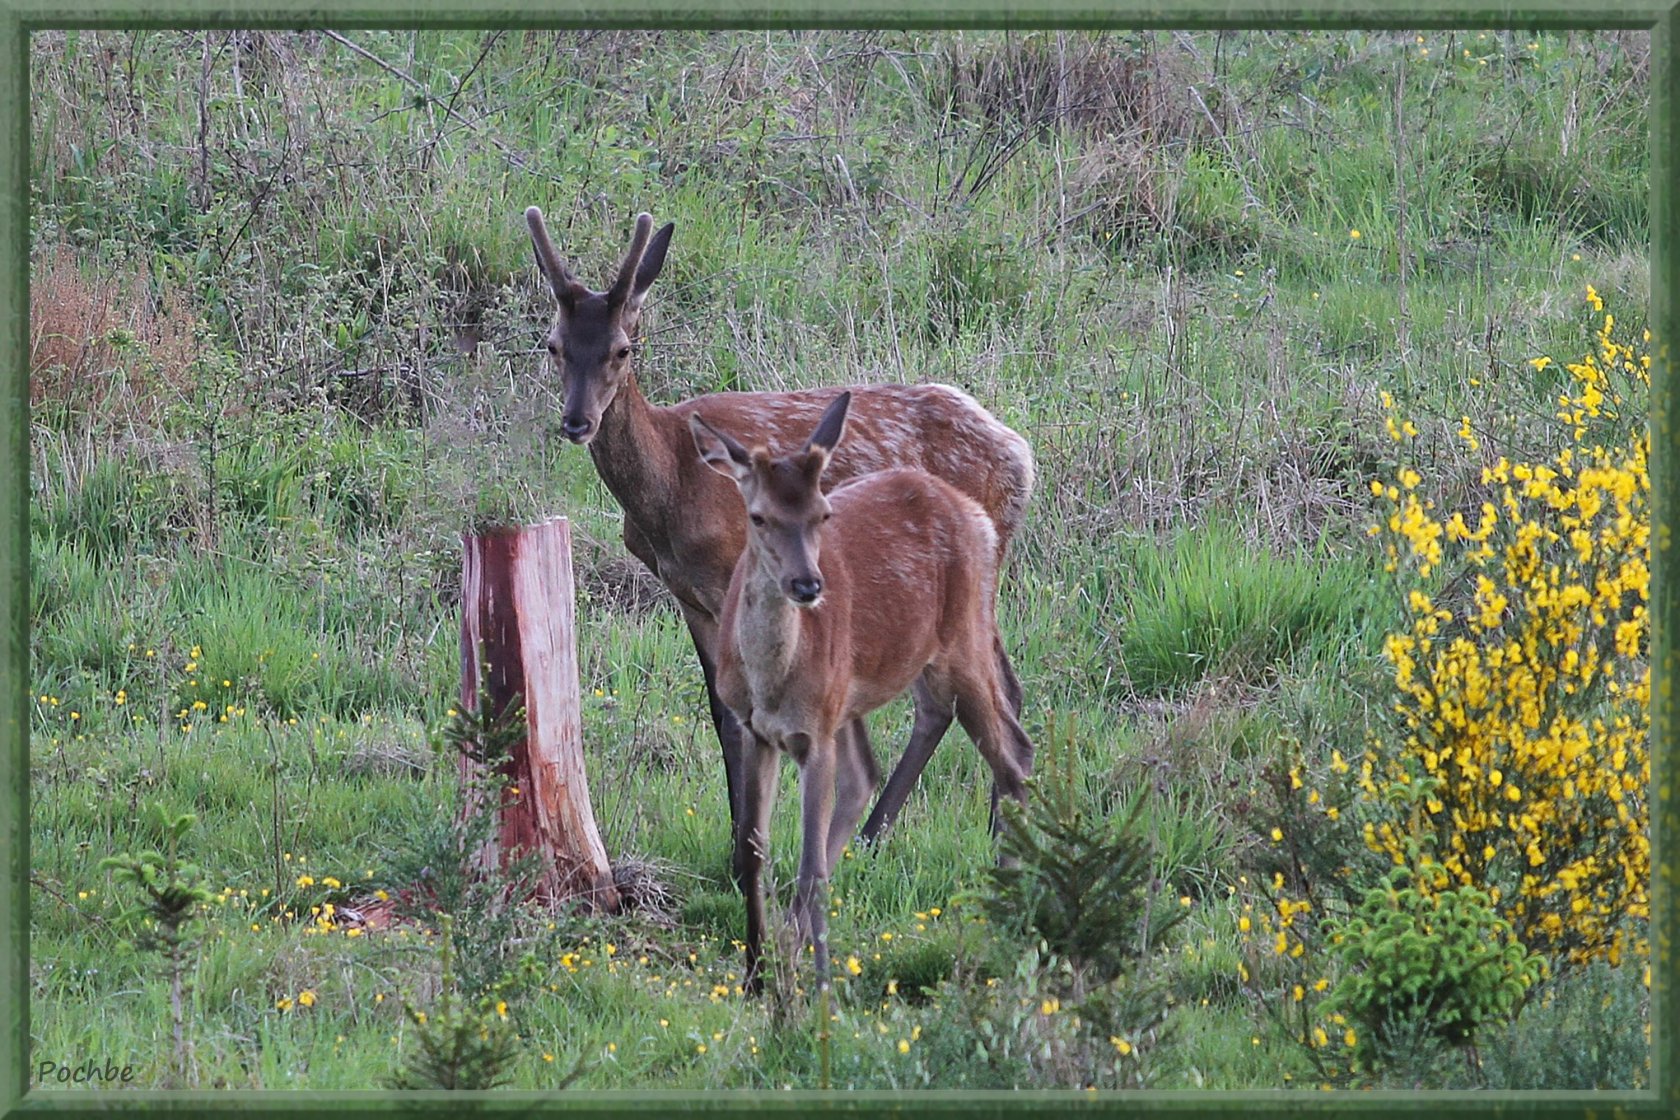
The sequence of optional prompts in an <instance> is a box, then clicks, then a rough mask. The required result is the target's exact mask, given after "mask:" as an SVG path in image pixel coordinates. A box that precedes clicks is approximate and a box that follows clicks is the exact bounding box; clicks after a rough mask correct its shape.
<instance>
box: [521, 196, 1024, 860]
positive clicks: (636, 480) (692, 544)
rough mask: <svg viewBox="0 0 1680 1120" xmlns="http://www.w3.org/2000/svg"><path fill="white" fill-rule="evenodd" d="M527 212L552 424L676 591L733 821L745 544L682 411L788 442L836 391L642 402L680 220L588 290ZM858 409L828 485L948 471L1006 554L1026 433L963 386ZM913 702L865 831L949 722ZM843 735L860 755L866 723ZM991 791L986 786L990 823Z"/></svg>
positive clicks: (868, 389)
mask: <svg viewBox="0 0 1680 1120" xmlns="http://www.w3.org/2000/svg"><path fill="white" fill-rule="evenodd" d="M525 218H526V221H527V223H528V224H529V226H530V230H531V243H532V246H533V248H534V249H535V251H536V258H537V265H538V267H539V268H540V269H541V270H542V273H543V275H544V276H545V277H546V278H547V279H548V283H549V286H550V288H552V289H553V292H554V297H555V301H556V303H557V304H558V313H557V315H556V316H555V320H554V324H553V327H552V328H551V329H550V331H549V333H548V339H547V343H548V352H549V355H550V357H551V358H552V360H553V362H554V364H555V366H556V367H557V369H558V371H559V374H560V379H561V385H562V389H563V392H564V398H565V399H564V405H563V410H562V413H561V424H560V426H561V430H562V432H564V434H565V436H566V438H567V439H569V440H571V441H572V442H573V443H578V444H583V445H586V446H587V447H588V448H589V454H590V458H592V459H593V460H594V462H595V468H596V470H597V471H598V472H599V474H600V476H601V480H602V481H603V482H605V483H606V485H607V489H608V490H610V491H611V492H612V495H613V497H614V498H616V499H617V500H618V504H619V505H620V506H621V507H622V508H623V510H624V543H625V545H626V546H627V547H628V548H629V549H630V552H631V553H632V554H633V555H635V556H636V558H637V559H639V560H641V561H642V563H644V564H646V565H647V566H648V568H649V569H650V570H651V571H652V572H653V573H654V575H656V576H658V577H659V579H660V580H661V581H662V582H663V583H664V584H665V586H666V587H668V588H669V589H670V591H671V593H672V595H674V596H675V597H676V600H677V603H678V605H679V607H680V609H681V610H682V613H683V617H684V619H685V620H686V622H687V623H688V629H689V634H690V636H691V637H692V638H693V640H694V648H695V651H696V652H697V653H698V654H699V657H700V667H701V671H702V672H703V673H704V674H705V678H706V695H707V700H708V702H709V704H710V708H711V717H712V723H713V726H714V727H716V729H717V734H718V740H719V743H720V745H721V746H722V748H723V758H724V771H725V778H726V781H727V784H728V790H729V805H730V820H731V822H732V823H734V822H738V821H739V819H740V791H741V758H742V736H741V730H740V728H739V726H738V725H737V724H736V722H735V720H734V718H733V717H732V716H731V715H730V714H729V711H728V709H727V708H726V707H725V706H724V705H723V704H722V703H721V702H720V701H719V699H718V694H717V685H716V677H717V673H716V663H717V662H716V652H715V651H716V647H717V620H718V615H719V613H720V612H721V611H722V609H723V600H724V594H725V592H726V591H727V589H728V586H729V577H730V573H731V572H732V571H733V570H734V567H735V561H736V559H737V558H738V557H739V556H740V555H741V552H742V550H743V549H744V548H745V545H746V526H745V524H744V523H743V522H742V521H741V518H740V517H739V516H738V504H737V503H738V502H739V498H738V497H737V496H736V494H735V491H734V488H733V487H732V486H730V485H729V483H728V482H726V481H725V480H723V479H721V478H719V477H718V476H717V475H715V474H713V473H712V472H711V471H708V470H706V469H705V468H704V467H703V466H701V465H700V464H699V462H698V461H697V460H696V459H695V458H694V450H693V443H692V440H691V437H690V436H689V433H688V417H689V416H690V415H691V414H692V413H693V412H694V410H695V408H696V407H698V406H699V405H700V404H701V403H702V402H703V403H704V404H705V407H706V409H707V413H708V415H710V416H712V417H713V418H714V419H716V420H717V422H718V423H721V424H724V425H726V426H730V427H734V428H736V429H738V430H742V431H748V430H750V431H755V432H761V433H763V434H764V436H765V437H766V438H768V439H772V440H778V441H784V442H788V443H791V442H792V441H793V440H794V439H795V438H803V436H804V434H805V433H807V432H809V431H810V430H811V428H812V425H813V424H814V423H815V422H816V419H817V417H818V416H819V414H820V413H821V411H822V409H823V408H824V407H825V406H826V405H827V404H828V403H829V402H830V401H831V400H833V399H834V396H835V394H836V393H837V392H838V390H837V389H809V390H803V391H797V392H785V393H714V394H711V395H708V396H705V397H698V398H694V399H691V400H687V401H684V402H682V403H681V404H677V405H673V406H670V407H659V406H656V405H653V404H650V403H649V402H648V400H647V398H646V397H644V396H643V395H642V391H641V388H640V386H638V385H637V383H636V375H635V369H634V366H633V363H632V352H633V347H632V343H633V342H634V340H635V338H636V331H637V327H638V324H639V321H640V317H641V311H642V305H643V301H644V300H645V299H646V297H647V293H648V289H649V288H650V287H651V286H652V285H653V282H654V280H656V279H657V278H658V276H659V273H660V270H661V269H662V268H663V267H664V264H665V254H666V251H667V250H668V249H669V248H670V244H671V234H672V232H673V230H674V228H675V226H674V224H667V225H665V226H664V227H662V228H661V229H660V230H659V231H658V232H657V233H653V232H652V230H653V218H652V216H651V215H649V214H641V215H639V216H638V217H637V219H636V228H635V234H634V236H633V237H632V240H631V244H630V249H629V251H628V252H627V253H626V254H625V256H624V260H623V261H622V263H621V264H620V265H619V268H618V274H617V276H616V278H615V279H614V281H613V283H612V286H611V287H609V288H608V289H607V290H606V291H604V292H597V291H594V290H592V289H590V288H589V287H588V286H586V285H585V284H583V283H582V282H581V281H579V280H578V278H577V277H576V276H575V275H573V273H572V272H571V270H570V269H568V268H567V267H566V265H565V263H564V262H563V261H562V260H561V259H560V254H559V253H558V252H556V251H555V248H554V243H553V242H552V241H551V240H550V238H549V235H548V229H547V226H546V225H545V223H544V222H543V216H542V211H541V210H540V209H538V208H537V207H535V206H533V207H531V208H530V209H529V210H527V211H526V212H525ZM851 413H852V418H851V436H850V437H849V438H848V439H847V444H846V447H845V448H844V449H843V450H842V451H841V453H840V454H838V455H836V456H835V457H834V459H833V462H832V463H830V464H829V467H828V469H827V471H826V472H825V482H826V483H827V484H829V485H834V484H837V483H840V482H843V481H845V480H846V479H848V478H852V477H854V476H857V475H861V474H865V473H868V472H870V471H875V470H880V469H881V468H883V467H887V466H894V465H902V466H909V467H917V468H920V469H922V470H925V471H927V472H928V473H930V474H934V475H937V476H939V477H941V478H944V479H947V480H948V481H950V482H951V483H952V484H954V485H955V486H957V487H958V488H959V489H961V490H963V491H964V492H965V493H967V494H968V495H969V496H970V497H972V498H974V499H975V500H976V501H978V502H979V503H980V505H981V506H982V507H984V509H985V510H986V512H987V513H988V514H989V515H990V516H991V518H992V521H993V522H994V524H995V525H996V527H997V544H996V550H995V551H996V556H997V558H998V559H999V560H1000V561H1001V559H1002V556H1003V553H1004V549H1005V548H1006V547H1007V544H1008V542H1009V539H1010V537H1011V536H1013V535H1014V533H1015V530H1016V529H1017V528H1018V527H1019V526H1020V523H1021V518H1022V515H1023V514H1024V513H1025V510H1026V504H1027V498H1028V495H1029V494H1030V493H1031V490H1032V483H1033V459H1032V451H1031V449H1030V448H1029V447H1028V446H1027V442H1026V440H1024V439H1022V438H1021V437H1020V436H1019V435H1018V434H1016V433H1015V432H1013V431H1011V430H1010V429H1009V428H1007V427H1005V426H1004V425H1003V424H1001V423H999V422H998V421H997V419H996V418H994V417H993V416H992V415H991V414H990V413H989V412H987V411H986V410H985V409H983V408H982V407H980V405H979V404H978V403H977V402H976V401H975V400H974V399H973V398H972V397H970V396H969V395H968V394H966V393H964V392H962V391H961V390H959V389H955V388H952V387H950V386H947V385H873V386H863V387H859V388H856V389H854V390H853V400H852V408H851ZM997 658H998V661H999V664H1000V667H1001V672H1002V673H1003V674H1004V680H1005V687H1006V690H1007V692H1008V695H1009V699H1010V706H1011V709H1012V710H1013V711H1015V712H1017V713H1018V712H1019V710H1020V703H1021V692H1020V685H1019V683H1018V682H1017V681H1016V679H1015V674H1014V670H1013V669H1012V668H1011V667H1010V666H1009V662H1008V658H1007V657H1006V656H1005V655H1004V653H1003V646H1002V644H1001V643H1000V644H999V645H998V647H997ZM914 699H915V708H916V714H915V723H914V727H913V729H912V731H911V736H910V745H909V746H908V747H907V748H906V750H905V754H904V757H903V759H902V760H901V761H900V763H899V765H898V767H897V768H896V769H895V770H894V772H893V774H892V777H891V778H890V779H888V782H887V785H886V788H885V789H884V790H883V791H882V794H881V798H880V801H879V802H878V803H877V805H876V807H875V811H874V812H873V813H872V814H871V815H870V818H869V820H868V822H866V824H865V826H864V837H865V839H870V840H872V839H874V838H875V837H876V836H877V835H879V833H880V832H881V831H882V830H884V829H885V828H886V827H887V826H888V825H889V824H891V822H892V820H893V818H894V817H895V816H897V814H898V811H899V809H900V808H901V807H902V805H903V803H904V800H905V798H906V797H908V796H909V792H910V789H911V788H912V787H913V786H914V785H915V782H916V779H917V778H918V777H919V776H920V775H921V772H922V769H923V768H924V767H925V766H926V765H927V761H928V758H929V757H930V756H931V755H932V754H933V750H934V748H935V747H936V746H937V745H938V744H939V740H940V739H941V738H942V737H943V736H944V734H945V731H946V729H947V728H949V727H950V724H951V718H952V713H951V709H950V706H949V704H946V705H945V706H943V707H941V706H940V705H939V704H937V703H935V702H934V699H933V698H932V697H929V696H924V695H922V693H921V691H920V690H919V689H918V691H917V694H916V696H915V697H914ZM845 734H849V735H853V736H856V737H857V738H858V739H859V741H860V749H864V750H867V749H868V740H867V732H866V731H865V730H864V725H863V722H862V721H861V720H859V721H857V722H856V723H855V724H854V725H853V727H852V728H850V729H849V730H848V731H846V732H845ZM997 796H998V791H997V790H996V789H995V788H994V789H993V791H992V804H993V810H994V813H993V816H994V825H995V816H996V812H995V810H996V804H997Z"/></svg>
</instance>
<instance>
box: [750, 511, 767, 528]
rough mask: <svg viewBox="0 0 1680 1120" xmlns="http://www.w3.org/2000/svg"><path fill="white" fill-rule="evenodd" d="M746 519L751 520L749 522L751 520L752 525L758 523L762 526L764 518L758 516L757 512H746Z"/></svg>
mask: <svg viewBox="0 0 1680 1120" xmlns="http://www.w3.org/2000/svg"><path fill="white" fill-rule="evenodd" d="M747 520H748V521H751V522H752V523H753V524H754V525H759V526H762V525H763V524H764V518H762V517H760V516H759V515H758V514H756V513H750V514H748V515H747Z"/></svg>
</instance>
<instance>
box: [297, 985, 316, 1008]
mask: <svg viewBox="0 0 1680 1120" xmlns="http://www.w3.org/2000/svg"><path fill="white" fill-rule="evenodd" d="M298 1002H299V1003H301V1004H303V1005H304V1006H305V1007H314V1006H315V993H314V992H312V991H310V990H309V989H308V988H305V989H304V990H303V991H301V992H299V993H298Z"/></svg>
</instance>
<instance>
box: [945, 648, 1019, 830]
mask: <svg viewBox="0 0 1680 1120" xmlns="http://www.w3.org/2000/svg"><path fill="white" fill-rule="evenodd" d="M951 691H952V693H953V694H954V695H955V698H956V708H957V721H958V722H959V723H961V724H962V726H963V730H964V731H966V732H968V737H969V738H970V739H972V740H974V745H975V747H976V748H978V749H979V751H980V756H981V757H982V758H984V759H985V760H986V765H987V766H989V767H991V771H992V782H993V785H994V788H996V789H997V790H998V791H1000V792H1001V793H1003V794H1004V795H1005V796H1008V797H1013V798H1014V799H1015V800H1016V801H1017V802H1019V803H1020V804H1022V805H1025V804H1026V802H1027V787H1026V779H1027V776H1028V775H1029V774H1030V773H1031V771H1032V756H1033V745H1032V740H1031V739H1029V738H1027V733H1026V730H1025V729H1024V728H1023V727H1022V726H1021V721H1020V720H1018V719H1017V718H1016V717H1015V713H1013V712H1011V711H1010V710H1009V704H1008V700H1007V698H1006V697H1005V695H1004V691H1003V688H1002V685H1001V683H1000V682H999V680H998V677H997V674H996V672H995V671H993V672H985V671H981V672H974V671H973V669H971V668H970V667H969V666H960V667H955V668H954V670H953V673H952V678H951ZM993 804H994V805H995V804H996V802H995V801H994V802H993ZM997 826H998V821H997V816H996V814H995V813H994V814H993V818H992V831H993V834H994V835H995V834H996V831H997Z"/></svg>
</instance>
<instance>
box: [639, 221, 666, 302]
mask: <svg viewBox="0 0 1680 1120" xmlns="http://www.w3.org/2000/svg"><path fill="white" fill-rule="evenodd" d="M676 229H677V223H675V222H666V223H665V224H664V225H663V226H661V227H660V229H659V232H658V233H656V234H654V235H653V237H652V238H651V239H650V240H649V241H648V246H647V251H646V252H644V253H643V254H642V260H641V263H640V264H638V265H637V266H636V278H635V280H633V281H632V282H631V284H630V296H629V301H628V302H629V306H630V307H631V308H633V309H637V308H640V307H641V306H642V298H643V297H644V296H646V295H647V293H648V289H649V288H651V287H653V282H654V281H655V280H657V279H659V271H660V269H662V268H664V267H665V253H666V251H667V250H668V249H670V248H671V234H673V233H675V232H676Z"/></svg>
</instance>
